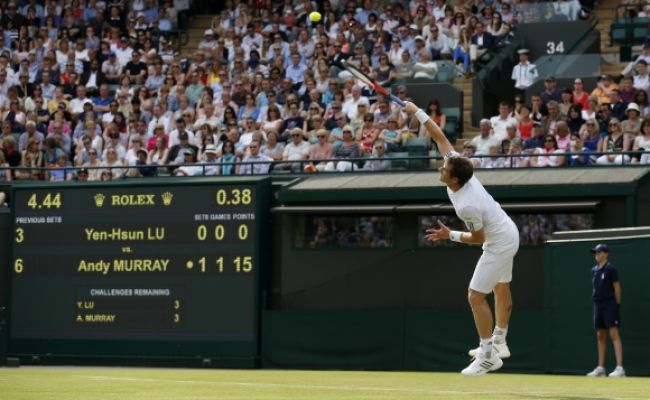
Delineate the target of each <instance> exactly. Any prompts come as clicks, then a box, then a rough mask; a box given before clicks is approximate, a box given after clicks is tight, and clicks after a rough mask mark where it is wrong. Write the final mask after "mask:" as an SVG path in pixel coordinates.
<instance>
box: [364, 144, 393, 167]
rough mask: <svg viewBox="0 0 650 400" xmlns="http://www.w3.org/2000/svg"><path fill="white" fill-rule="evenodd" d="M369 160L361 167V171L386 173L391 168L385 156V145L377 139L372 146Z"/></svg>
mask: <svg viewBox="0 0 650 400" xmlns="http://www.w3.org/2000/svg"><path fill="white" fill-rule="evenodd" d="M372 148H373V151H372V153H371V155H370V158H369V159H368V160H367V161H366V162H365V164H364V165H363V168H362V170H363V171H386V170H389V169H390V168H391V162H390V159H389V158H388V156H387V155H386V143H384V141H383V140H382V139H377V140H376V141H375V143H374V144H373V147H372Z"/></svg>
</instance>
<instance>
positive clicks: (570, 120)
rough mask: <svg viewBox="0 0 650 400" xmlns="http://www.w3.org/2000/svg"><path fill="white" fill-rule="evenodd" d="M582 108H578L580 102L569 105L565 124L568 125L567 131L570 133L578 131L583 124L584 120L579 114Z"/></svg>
mask: <svg viewBox="0 0 650 400" xmlns="http://www.w3.org/2000/svg"><path fill="white" fill-rule="evenodd" d="M581 112H582V110H581V109H580V104H572V105H571V107H569V113H568V116H567V124H568V125H569V131H570V132H571V133H574V132H575V133H577V132H579V131H580V128H582V126H583V125H584V124H585V120H584V119H582V115H581Z"/></svg>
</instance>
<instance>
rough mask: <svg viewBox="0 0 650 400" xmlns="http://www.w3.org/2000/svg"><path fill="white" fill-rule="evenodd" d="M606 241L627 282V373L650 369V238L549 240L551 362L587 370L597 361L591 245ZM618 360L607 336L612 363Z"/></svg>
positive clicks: (557, 368) (559, 368)
mask: <svg viewBox="0 0 650 400" xmlns="http://www.w3.org/2000/svg"><path fill="white" fill-rule="evenodd" d="M603 241H604V242H606V243H608V244H609V246H610V249H611V252H610V257H609V261H610V262H611V263H612V264H614V266H616V268H617V269H618V271H619V279H620V282H621V287H622V297H621V298H622V300H621V328H620V333H621V338H622V341H623V355H624V365H625V369H626V371H627V373H628V375H650V364H648V359H649V358H650V345H648V344H649V343H650V292H648V288H647V286H648V282H650V265H649V263H648V257H647V254H648V252H647V250H648V244H650V239H648V238H627V239H609V240H607V239H604V240H603V239H600V240H568V241H558V242H550V243H548V244H547V246H546V248H545V252H544V265H545V282H546V284H545V287H546V292H545V302H546V310H547V317H546V332H545V337H546V341H547V343H546V345H545V346H544V347H545V348H546V349H547V350H548V352H547V355H548V359H547V365H548V370H549V371H550V372H569V373H586V372H588V371H590V370H591V369H593V368H594V367H595V366H596V364H597V354H596V336H595V331H594V328H593V322H592V304H593V303H592V301H591V290H592V285H591V272H590V270H591V267H593V266H594V264H595V261H594V258H593V254H592V253H591V252H590V251H589V249H591V248H593V247H594V246H595V245H596V244H597V243H600V242H603ZM615 365H616V363H615V360H614V354H613V350H612V346H611V342H609V339H608V352H607V368H608V370H610V369H613V367H614V366H615Z"/></svg>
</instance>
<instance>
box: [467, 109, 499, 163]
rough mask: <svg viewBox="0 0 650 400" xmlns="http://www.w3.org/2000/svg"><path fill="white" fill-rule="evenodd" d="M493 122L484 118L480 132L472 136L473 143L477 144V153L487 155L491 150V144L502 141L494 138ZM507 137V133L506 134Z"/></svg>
mask: <svg viewBox="0 0 650 400" xmlns="http://www.w3.org/2000/svg"><path fill="white" fill-rule="evenodd" d="M491 127H492V124H491V123H490V120H489V119H485V118H484V119H482V120H481V122H480V123H479V134H478V135H477V136H475V137H473V138H472V143H474V145H475V146H476V153H475V154H476V155H477V156H481V155H486V154H488V153H489V152H490V146H492V145H494V144H495V143H496V144H498V143H500V140H498V139H496V138H494V137H493V136H492V132H491ZM504 137H505V135H504Z"/></svg>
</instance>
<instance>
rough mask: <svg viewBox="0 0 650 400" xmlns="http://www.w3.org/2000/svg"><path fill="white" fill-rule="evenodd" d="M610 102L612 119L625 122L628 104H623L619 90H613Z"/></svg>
mask: <svg viewBox="0 0 650 400" xmlns="http://www.w3.org/2000/svg"><path fill="white" fill-rule="evenodd" d="M609 100H610V101H609V109H610V111H611V115H612V117H614V118H617V119H619V120H621V121H622V120H624V119H625V118H626V116H625V109H626V106H627V104H625V103H623V101H622V100H621V96H620V95H619V91H618V89H613V90H612V92H611V94H610V95H609Z"/></svg>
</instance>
